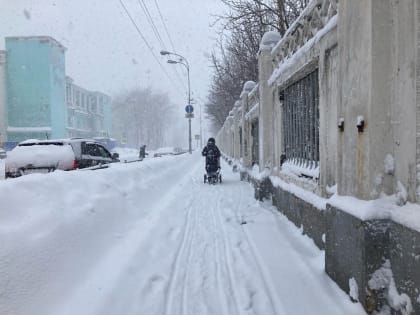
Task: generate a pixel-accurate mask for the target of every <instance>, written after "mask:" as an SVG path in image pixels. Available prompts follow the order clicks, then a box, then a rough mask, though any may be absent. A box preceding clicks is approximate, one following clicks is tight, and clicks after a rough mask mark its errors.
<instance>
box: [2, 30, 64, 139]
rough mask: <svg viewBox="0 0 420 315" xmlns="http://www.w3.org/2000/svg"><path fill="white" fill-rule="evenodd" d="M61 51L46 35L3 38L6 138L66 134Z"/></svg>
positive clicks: (62, 47) (42, 137) (58, 44)
mask: <svg viewBox="0 0 420 315" xmlns="http://www.w3.org/2000/svg"><path fill="white" fill-rule="evenodd" d="M65 50H66V48H65V47H64V46H63V45H61V44H60V43H59V42H58V41H56V40H55V39H53V38H51V37H47V36H31V37H7V38H6V51H7V66H6V69H7V70H6V93H7V124H8V126H7V138H8V141H21V140H25V139H28V138H37V139H45V138H63V137H65V136H66V129H65V125H64V122H65V118H66V112H65V107H64V100H65Z"/></svg>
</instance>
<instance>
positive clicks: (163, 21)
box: [155, 0, 176, 51]
mask: <svg viewBox="0 0 420 315" xmlns="http://www.w3.org/2000/svg"><path fill="white" fill-rule="evenodd" d="M155 5H156V8H157V10H158V12H159V16H160V20H161V21H162V24H163V28H164V29H165V32H166V35H167V36H168V38H169V42H170V43H171V47H172V49H173V50H174V51H176V49H175V46H174V42H173V41H172V38H171V35H169V31H168V28H167V27H166V23H165V20H164V19H163V16H162V12H161V11H160V8H159V4H158V3H157V1H156V0H155Z"/></svg>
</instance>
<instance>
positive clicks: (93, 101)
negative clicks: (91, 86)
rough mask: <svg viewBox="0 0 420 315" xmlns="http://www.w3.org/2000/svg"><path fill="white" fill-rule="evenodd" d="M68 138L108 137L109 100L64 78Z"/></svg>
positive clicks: (109, 120)
mask: <svg viewBox="0 0 420 315" xmlns="http://www.w3.org/2000/svg"><path fill="white" fill-rule="evenodd" d="M66 105H67V127H66V129H67V135H68V137H88V138H93V137H109V136H110V132H111V98H110V97H109V96H108V95H105V94H103V93H100V92H91V91H88V90H86V89H84V88H82V87H80V86H78V85H76V84H74V83H73V79H72V78H70V77H67V78H66Z"/></svg>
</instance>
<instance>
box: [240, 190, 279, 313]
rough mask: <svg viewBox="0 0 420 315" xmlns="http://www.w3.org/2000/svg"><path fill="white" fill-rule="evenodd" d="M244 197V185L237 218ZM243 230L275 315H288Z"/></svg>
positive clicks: (244, 230)
mask: <svg viewBox="0 0 420 315" xmlns="http://www.w3.org/2000/svg"><path fill="white" fill-rule="evenodd" d="M243 196H244V191H243V187H242V185H241V186H240V198H239V203H238V205H237V207H236V209H235V210H234V212H235V216H236V218H238V216H237V214H238V212H239V211H240V209H241V208H242V207H243V199H244V198H243ZM241 230H242V231H243V234H244V235H245V240H246V242H247V243H248V245H249V248H250V249H251V250H250V251H251V253H252V256H253V257H254V260H255V263H256V265H257V268H258V271H259V274H260V275H261V280H262V282H263V284H264V288H265V291H266V293H267V296H268V298H269V300H270V304H271V307H272V310H273V315H283V314H284V315H286V314H287V313H286V311H285V309H284V307H283V305H278V303H277V302H276V301H277V299H275V298H274V296H275V293H274V292H275V289H274V285H273V284H272V283H271V281H270V280H269V276H268V273H267V268H266V267H265V265H264V262H263V259H262V258H261V256H260V255H259V253H258V250H257V247H256V246H255V243H254V242H253V241H252V238H251V237H250V235H249V233H248V231H247V229H246V228H245V227H244V226H243V225H242V224H241Z"/></svg>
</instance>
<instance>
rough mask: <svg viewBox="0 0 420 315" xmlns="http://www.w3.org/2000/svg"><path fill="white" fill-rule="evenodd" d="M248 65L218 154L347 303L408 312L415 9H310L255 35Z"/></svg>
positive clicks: (415, 293) (419, 69)
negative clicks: (310, 248) (315, 251)
mask: <svg viewBox="0 0 420 315" xmlns="http://www.w3.org/2000/svg"><path fill="white" fill-rule="evenodd" d="M258 65H259V77H258V83H255V82H251V81H249V82H246V83H245V84H244V88H243V91H242V93H241V95H240V96H239V98H238V100H237V102H236V103H235V104H233V105H234V106H233V109H232V111H231V112H230V114H229V116H228V117H227V119H226V121H225V123H224V125H223V127H222V128H221V130H220V131H219V133H218V135H217V141H218V143H219V144H220V147H221V149H222V150H223V152H224V153H225V155H226V156H227V157H228V158H229V159H231V160H232V162H233V163H234V164H235V165H236V167H239V169H240V170H241V178H242V179H248V180H249V181H251V182H252V183H253V184H254V186H255V191H256V197H257V198H260V199H262V198H271V199H272V201H273V204H274V205H275V206H276V207H277V208H278V209H279V211H280V212H282V213H283V214H285V215H286V216H287V217H288V218H289V219H290V220H291V221H292V222H294V223H295V224H296V225H297V226H299V227H302V228H303V232H304V233H305V234H307V235H309V236H310V237H312V238H313V240H314V242H315V244H316V245H317V246H318V247H320V248H321V249H325V251H326V255H325V256H326V262H325V269H326V272H327V273H328V275H329V276H330V277H331V278H332V279H334V280H335V281H336V282H337V283H338V284H339V285H340V287H341V288H342V289H343V290H345V291H346V292H349V294H350V293H351V294H352V299H353V300H358V301H360V302H361V303H362V304H363V305H364V306H365V308H366V310H367V311H368V312H373V311H374V310H380V309H384V308H387V307H390V308H392V312H393V314H409V313H410V312H411V311H413V312H415V313H417V314H420V274H419V272H420V271H419V270H420V259H418V257H420V243H419V240H420V205H419V202H420V2H419V1H416V0H406V1H395V0H364V1H353V0H352V1H341V2H340V3H339V4H338V1H337V0H313V1H311V2H310V4H309V5H308V7H307V8H306V9H305V10H304V11H303V13H302V15H301V16H300V17H299V18H298V19H297V20H296V21H295V22H294V23H293V25H292V26H291V27H290V28H289V29H288V30H287V32H286V33H285V35H284V36H283V38H281V37H280V35H279V34H277V33H275V32H268V33H266V34H265V35H264V37H263V38H262V40H261V44H260V51H259V54H258ZM256 174H257V175H256ZM416 257H417V258H416ZM387 268H388V269H387ZM385 269H387V270H390V272H389V273H387V274H388V275H390V279H388V280H389V281H388V282H387V283H388V286H386V287H381V288H379V287H378V286H376V285H375V283H374V281H373V280H372V279H375V277H376V275H377V274H378V272H381V271H383V270H385ZM392 283H394V284H395V288H393V287H391V284H392ZM354 285H357V286H358V288H359V290H358V295H357V296H355V295H354V294H353V293H352V292H354V291H352V290H350V289H351V288H353V289H354ZM394 289H395V290H394ZM390 292H394V295H395V294H397V297H398V300H399V301H400V304H398V303H397V304H395V303H394V304H393V302H392V301H389V299H390ZM395 292H396V293H395Z"/></svg>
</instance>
